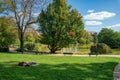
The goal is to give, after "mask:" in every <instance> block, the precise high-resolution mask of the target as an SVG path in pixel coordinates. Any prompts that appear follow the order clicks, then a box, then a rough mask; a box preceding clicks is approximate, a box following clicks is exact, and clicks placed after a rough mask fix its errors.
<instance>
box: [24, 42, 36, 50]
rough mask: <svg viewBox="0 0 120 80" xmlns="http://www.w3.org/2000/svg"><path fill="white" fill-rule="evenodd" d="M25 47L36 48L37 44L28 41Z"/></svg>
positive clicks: (28, 48)
mask: <svg viewBox="0 0 120 80" xmlns="http://www.w3.org/2000/svg"><path fill="white" fill-rule="evenodd" d="M25 48H26V49H27V50H34V48H35V44H33V43H27V44H26V45H25Z"/></svg>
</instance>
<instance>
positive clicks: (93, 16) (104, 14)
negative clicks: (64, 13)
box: [84, 11, 116, 20]
mask: <svg viewBox="0 0 120 80" xmlns="http://www.w3.org/2000/svg"><path fill="white" fill-rule="evenodd" d="M115 15H116V14H115V13H112V12H108V11H101V12H96V13H90V14H88V15H85V16H84V19H86V20H104V19H106V18H110V17H113V16H115Z"/></svg>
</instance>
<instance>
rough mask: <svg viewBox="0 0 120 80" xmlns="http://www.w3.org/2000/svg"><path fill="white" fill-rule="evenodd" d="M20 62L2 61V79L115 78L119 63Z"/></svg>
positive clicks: (60, 79)
mask: <svg viewBox="0 0 120 80" xmlns="http://www.w3.org/2000/svg"><path fill="white" fill-rule="evenodd" d="M17 63H18V62H14V61H13V62H5V63H0V80H113V75H112V74H113V69H114V67H115V65H116V64H117V63H115V62H106V63H90V64H67V63H64V64H39V65H38V66H30V67H20V66H17V65H16V64H17Z"/></svg>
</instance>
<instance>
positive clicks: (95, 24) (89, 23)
mask: <svg viewBox="0 0 120 80" xmlns="http://www.w3.org/2000/svg"><path fill="white" fill-rule="evenodd" d="M85 24H86V25H88V26H98V25H101V24H102V22H100V21H86V22H85Z"/></svg>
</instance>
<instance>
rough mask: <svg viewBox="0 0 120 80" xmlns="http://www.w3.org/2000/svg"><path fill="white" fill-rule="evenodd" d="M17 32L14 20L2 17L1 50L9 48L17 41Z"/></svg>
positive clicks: (0, 30)
mask: <svg viewBox="0 0 120 80" xmlns="http://www.w3.org/2000/svg"><path fill="white" fill-rule="evenodd" d="M16 32H17V31H16V27H15V25H14V21H13V20H10V19H8V18H6V17H1V18H0V51H6V50H5V49H7V50H8V47H9V46H10V45H11V44H13V43H14V42H15V39H16Z"/></svg>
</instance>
